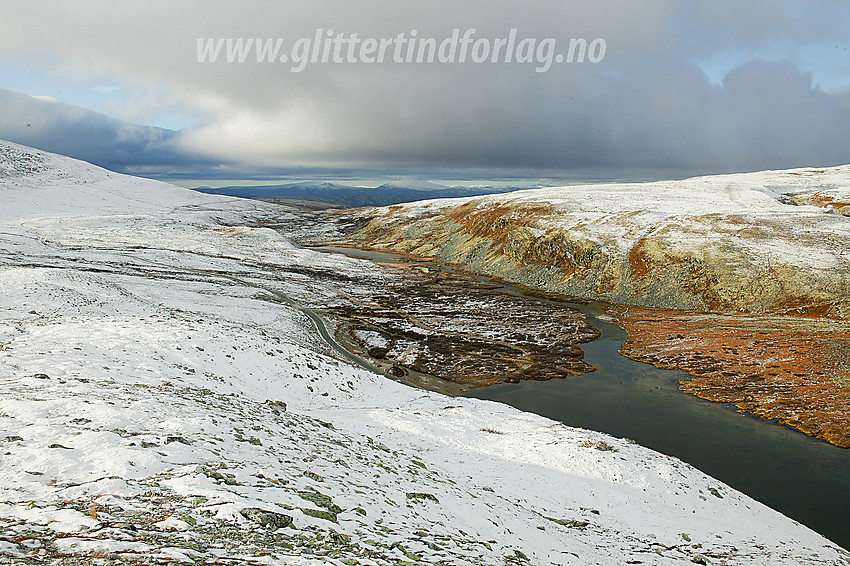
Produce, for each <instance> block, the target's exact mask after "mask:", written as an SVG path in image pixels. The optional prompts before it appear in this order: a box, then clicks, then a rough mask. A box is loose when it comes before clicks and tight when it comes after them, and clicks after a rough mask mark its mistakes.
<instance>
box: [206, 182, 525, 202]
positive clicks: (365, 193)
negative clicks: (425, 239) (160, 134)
mask: <svg viewBox="0 0 850 566" xmlns="http://www.w3.org/2000/svg"><path fill="white" fill-rule="evenodd" d="M517 188H518V187H510V188H504V187H447V186H444V185H439V184H437V183H432V182H430V181H421V180H411V181H390V182H387V183H384V184H383V185H380V186H378V187H357V186H351V185H342V184H337V183H329V182H323V181H306V182H302V183H289V184H284V185H260V186H239V185H234V186H228V187H218V188H211V187H198V188H196V189H195V190H196V191H198V192H201V193H207V194H214V195H228V196H234V197H241V198H249V199H259V200H266V201H277V202H285V201H307V202H311V203H316V204H318V205H321V206H328V207H331V206H333V207H341V208H356V207H361V206H388V205H391V204H399V203H403V202H414V201H418V200H429V199H435V198H454V197H472V196H478V195H487V194H495V193H505V192H510V191H513V190H516V189H517Z"/></svg>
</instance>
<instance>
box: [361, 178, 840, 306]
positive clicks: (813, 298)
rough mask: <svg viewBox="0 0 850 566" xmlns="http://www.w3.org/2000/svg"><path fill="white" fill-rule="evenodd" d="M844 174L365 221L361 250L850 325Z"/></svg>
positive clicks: (515, 199) (561, 286)
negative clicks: (843, 321) (832, 319)
mask: <svg viewBox="0 0 850 566" xmlns="http://www.w3.org/2000/svg"><path fill="white" fill-rule="evenodd" d="M847 215H850V166H842V167H833V168H829V169H817V170H815V169H798V170H789V171H764V172H759V173H748V174H734V175H716V176H710V177H698V178H693V179H686V180H682V181H660V182H652V183H632V184H608V185H577V186H567V187H553V188H544V189H533V190H526V191H517V192H513V193H507V194H501V195H492V196H486V197H477V198H463V199H440V200H432V201H424V202H419V203H408V204H405V205H398V206H393V207H386V208H382V209H374V210H368V211H364V212H362V213H360V216H359V218H358V219H357V220H358V222H359V226H360V230H359V231H358V232H357V233H356V234H354V236H355V237H359V238H360V239H361V240H362V241H363V245H368V246H373V247H376V248H381V249H388V250H390V251H398V252H402V253H412V254H415V255H420V256H425V257H438V258H440V259H441V260H443V261H448V262H452V263H458V264H461V265H463V266H464V267H466V268H467V269H470V270H474V271H481V272H485V273H490V274H493V275H498V276H500V277H504V278H506V279H509V280H514V281H518V282H521V283H524V284H527V285H530V286H535V287H542V288H546V289H550V290H554V291H559V292H562V293H566V294H571V295H574V296H581V297H586V298H595V299H603V300H607V301H610V302H615V303H623V304H635V305H644V306H664V307H672V308H686V309H699V310H711V311H719V312H742V311H743V312H751V313H765V312H778V311H787V312H793V313H795V314H814V315H818V316H820V315H824V314H825V315H827V316H830V317H835V318H850V300H849V299H848V297H850V260H849V259H848V258H850V255H848V254H850V219H848V218H847Z"/></svg>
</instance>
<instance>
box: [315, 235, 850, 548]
mask: <svg viewBox="0 0 850 566" xmlns="http://www.w3.org/2000/svg"><path fill="white" fill-rule="evenodd" d="M323 249H324V250H325V251H329V252H336V253H340V252H341V253H345V254H347V255H351V256H355V257H360V258H365V259H370V260H372V261H381V262H387V261H394V260H402V261H410V260H409V259H408V258H403V257H401V256H396V255H394V254H387V253H381V252H371V251H364V250H354V249H349V248H345V249H342V248H323ZM443 268H444V269H448V267H447V266H443ZM482 279H483V278H482ZM503 289H504V291H505V292H508V293H519V294H524V293H523V290H522V289H520V288H517V287H513V286H510V285H504V287H503ZM527 296H528V295H527ZM533 298H535V299H536V300H543V301H546V299H540V298H536V297H533ZM547 302H552V301H547ZM555 304H561V303H555ZM569 306H570V307H572V308H576V309H579V310H581V311H582V312H584V313H585V314H586V315H587V317H588V318H589V320H590V322H591V324H592V325H593V326H595V327H596V328H597V329H599V330H600V331H601V333H602V334H601V336H600V337H599V338H598V339H596V340H594V341H593V342H590V343H586V344H582V345H581V347H582V349H583V350H584V352H585V359H586V360H587V361H588V363H590V364H591V365H593V366H594V367H596V368H597V369H596V371H595V372H592V373H588V374H584V375H581V376H578V377H572V378H567V379H554V380H550V381H522V382H520V383H514V384H503V385H492V386H489V387H481V388H478V389H474V390H472V391H470V392H467V393H466V394H465V396H467V397H475V398H479V399H489V400H492V401H499V402H502V403H506V404H508V405H512V406H514V407H516V408H518V409H521V410H523V411H528V412H532V413H536V414H538V415H542V416H545V417H548V418H551V419H554V420H557V421H560V422H562V423H564V424H566V425H568V426H573V427H581V428H587V429H591V430H596V431H600V432H605V433H608V434H611V435H614V436H618V437H626V438H630V439H633V440H635V441H636V442H637V443H639V444H641V445H643V446H646V447H648V448H652V449H653V450H657V451H658V452H662V453H664V454H669V455H671V456H676V457H677V458H680V459H681V460H683V461H685V462H688V463H689V464H691V465H692V466H694V467H696V468H698V469H700V470H702V471H703V472H705V473H707V474H709V475H711V476H713V477H715V478H717V479H719V480H721V481H722V482H724V483H726V484H727V485H729V486H731V487H733V488H735V489H737V490H739V491H741V492H743V493H746V494H747V495H749V496H750V497H752V498H754V499H756V500H758V501H761V502H762V503H764V504H766V505H768V506H769V507H771V508H773V509H776V510H777V511H780V512H781V513H783V514H785V515H787V516H789V517H791V518H793V519H795V520H797V521H799V522H800V523H803V524H804V525H806V526H808V527H809V528H811V529H813V530H815V531H817V532H819V533H821V534H823V535H824V536H826V537H827V538H829V539H830V540H832V541H833V542H835V543H837V544H839V545H841V546H842V547H844V548H850V521H848V510H850V450H845V449H841V448H837V447H835V446H832V445H830V444H827V443H826V442H822V441H819V440H815V439H812V438H809V437H806V436H804V435H803V434H801V433H799V432H797V431H794V430H792V429H790V428H787V427H784V426H781V425H778V424H776V423H773V422H769V421H765V420H760V419H757V418H754V417H751V416H749V415H747V414H743V413H739V412H738V411H737V409H736V408H735V407H733V406H731V405H724V404H719V403H712V402H709V401H704V400H702V399H699V398H697V397H693V396H691V395H687V394H685V393H682V392H681V391H679V389H678V382H679V380H683V379H686V378H687V377H688V376H687V374H685V373H684V372H682V371H679V370H662V369H658V368H656V367H654V366H652V365H650V364H645V363H641V362H636V361H633V360H630V359H628V358H626V357H624V356H622V355H620V354H619V352H618V350H619V348H620V346H621V344H622V343H623V341H625V340H626V337H627V335H626V332H625V331H624V330H623V329H622V328H620V327H618V326H616V325H614V324H613V323H611V322H610V321H609V320H610V319H609V318H608V317H607V316H606V315H605V314H604V311H605V305H604V304H602V303H589V304H573V303H570V304H569Z"/></svg>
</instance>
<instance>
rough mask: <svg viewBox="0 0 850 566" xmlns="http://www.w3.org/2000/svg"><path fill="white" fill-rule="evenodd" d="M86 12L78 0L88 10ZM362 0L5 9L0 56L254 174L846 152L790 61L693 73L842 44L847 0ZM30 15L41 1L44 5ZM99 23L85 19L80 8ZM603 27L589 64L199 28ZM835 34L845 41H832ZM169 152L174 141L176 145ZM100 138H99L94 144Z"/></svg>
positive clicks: (825, 101) (835, 106)
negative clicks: (140, 97)
mask: <svg viewBox="0 0 850 566" xmlns="http://www.w3.org/2000/svg"><path fill="white" fill-rule="evenodd" d="M82 4H85V2H82ZM458 4H459V3H450V2H445V1H442V2H432V3H427V4H425V3H420V4H405V5H404V6H403V7H401V6H399V4H398V3H395V2H392V3H391V2H380V1H368V2H362V3H361V2H358V3H338V2H329V1H324V2H323V1H317V2H310V3H305V2H286V3H268V2H259V1H255V2H245V3H238V4H236V3H230V2H203V3H195V2H190V3H180V4H179V5H178V7H174V6H172V4H171V3H165V2H154V1H152V2H146V3H144V4H142V3H133V4H128V3H109V4H106V5H104V4H102V3H98V4H97V9H92V10H88V9H86V7H85V6H84V5H83V6H80V5H79V4H74V5H71V4H67V3H57V4H55V5H51V6H50V8H51V9H55V10H57V11H58V13H57V15H56V16H52V17H51V16H47V15H46V14H42V15H39V14H38V13H36V12H34V10H39V9H41V8H39V7H34V8H31V7H27V6H26V5H20V6H10V7H9V10H10V14H9V15H10V18H9V19H6V21H10V20H11V19H15V21H16V25H15V26H11V25H9V24H5V25H4V24H0V25H3V26H4V27H6V28H8V29H3V30H2V31H3V33H2V34H0V52H2V53H4V54H6V56H8V57H19V58H23V59H26V58H33V57H36V56H39V55H44V54H45V53H49V54H50V56H51V57H52V58H53V59H54V60H56V61H58V62H59V65H60V67H61V68H62V69H65V70H66V71H67V72H73V73H78V74H79V75H80V76H108V77H117V78H124V79H125V80H127V81H142V82H145V83H146V84H155V85H158V87H159V88H162V89H165V90H168V91H169V92H170V93H171V96H173V97H174V99H178V100H181V101H183V103H184V104H186V105H188V106H191V107H192V108H195V109H198V110H200V111H203V112H206V113H208V114H209V115H210V116H211V120H210V122H209V124H207V125H205V126H202V127H199V128H194V129H191V130H186V131H182V132H179V133H178V134H175V135H171V134H168V135H164V137H163V139H161V140H159V141H157V142H156V143H153V142H151V143H150V145H149V147H150V148H151V149H149V150H148V151H149V152H150V151H153V152H154V153H155V150H154V149H153V148H157V147H163V146H169V147H170V149H171V150H172V151H178V153H180V152H182V153H181V154H187V153H193V152H195V153H205V154H207V155H209V156H212V157H217V158H219V159H226V160H230V159H241V160H244V161H246V162H250V163H253V164H259V165H263V166H288V167H293V166H302V165H303V166H329V167H364V166H369V167H417V168H422V167H429V166H431V167H532V168H571V167H586V166H598V167H613V168H616V167H634V166H652V167H668V168H693V169H700V170H717V171H722V170H745V169H757V168H765V167H772V168H778V167H791V166H803V165H829V164H835V163H841V162H847V161H848V160H850V155H848V153H850V152H848V151H847V148H848V147H850V143H848V142H850V134H848V133H847V132H850V103H848V96H847V94H840V93H832V94H827V93H824V92H823V91H821V90H820V89H819V88H818V87H817V86H815V85H813V83H812V79H811V77H810V76H808V75H807V74H806V72H805V69H800V68H798V67H796V66H794V65H793V64H791V63H788V62H768V61H759V60H754V61H750V62H747V63H745V64H743V65H742V66H740V67H738V68H736V69H734V70H733V71H732V72H730V73H729V75H728V76H727V77H726V79H725V80H724V81H723V82H722V83H721V84H716V83H712V82H710V81H709V80H708V78H707V77H706V75H705V74H704V73H703V71H702V70H701V69H700V67H699V66H698V62H699V61H700V60H702V59H705V58H708V57H711V56H712V54H714V53H717V52H722V51H723V50H739V51H740V52H741V53H748V52H753V53H755V52H758V51H759V50H762V49H768V48H771V47H774V46H776V45H779V46H782V45H806V44H808V43H812V42H817V41H820V40H822V39H823V38H824V37H836V38H838V39H840V38H841V37H844V38H845V39H846V32H845V31H843V30H842V28H841V25H840V24H839V23H838V22H842V21H846V19H842V17H841V16H842V15H847V8H846V7H844V5H843V4H841V3H838V2H826V3H824V4H823V7H824V10H823V11H822V12H819V11H816V10H810V9H807V8H806V4H804V3H802V2H790V1H789V2H761V1H760V2H756V3H752V4H746V5H744V6H739V5H738V4H734V3H731V2H718V3H711V4H710V5H709V4H708V3H703V2H672V1H669V2H668V1H662V0H653V1H648V2H639V3H638V2H630V3H623V2H614V1H613V0H608V1H605V2H594V3H586V2H580V3H579V2H559V1H539V2H529V3H523V4H522V5H521V6H520V5H519V4H518V3H510V2H482V1H477V2H468V3H462V4H460V5H458ZM38 6H41V4H38ZM92 14H96V15H92ZM455 27H458V28H461V29H467V28H472V27H474V28H476V30H477V36H478V37H491V38H492V37H500V36H502V35H504V34H505V33H506V32H507V30H508V29H510V28H512V27H515V28H517V29H518V30H519V32H520V33H521V34H522V35H524V36H529V37H536V38H543V37H555V38H557V39H558V41H559V42H560V44H561V46H563V45H564V44H565V43H566V42H567V41H568V40H569V38H570V37H586V38H588V39H591V38H595V37H602V38H604V39H605V40H606V42H607V45H608V51H607V54H606V57H605V59H604V60H603V61H602V62H600V63H598V64H589V63H583V64H564V65H562V66H557V65H555V66H553V68H552V69H550V70H549V71H548V72H546V73H535V72H534V71H533V65H517V64H481V65H474V64H464V65H460V64H455V65H448V64H447V65H439V64H432V65H395V64H392V63H388V64H383V65H372V66H369V65H365V64H353V65H345V64H343V65H333V64H325V65H321V64H316V65H312V66H309V67H308V68H307V69H305V70H304V71H303V72H302V73H290V72H288V69H287V67H286V66H282V65H277V64H271V65H270V64H256V63H246V64H242V65H239V64H232V65H228V64H222V63H216V64H213V65H210V64H198V63H197V62H196V60H195V58H196V53H195V48H196V46H195V40H196V38H217V37H234V38H235V37H245V38H248V37H271V38H276V37H282V38H284V39H286V40H287V41H294V39H297V38H299V37H304V36H310V35H312V33H313V31H314V30H315V29H316V28H333V29H335V30H337V31H340V32H346V33H351V32H358V33H359V34H360V35H361V36H370V35H371V36H375V37H392V36H394V35H396V34H397V33H400V32H408V31H409V30H410V29H413V28H416V29H418V30H419V33H420V37H426V36H435V37H445V36H447V35H448V34H450V33H451V30H452V29H453V28H455ZM842 34H843V36H842ZM175 148H176V149H175ZM107 150H108V148H106V147H104V148H103V151H107Z"/></svg>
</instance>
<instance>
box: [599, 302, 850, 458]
mask: <svg viewBox="0 0 850 566" xmlns="http://www.w3.org/2000/svg"><path fill="white" fill-rule="evenodd" d="M614 310H615V312H614V315H615V319H616V321H617V323H618V324H620V325H621V326H622V327H623V328H625V329H626V331H627V332H628V333H629V339H628V340H627V341H626V342H625V343H624V344H623V347H622V350H621V351H622V353H623V354H624V355H626V356H628V357H629V358H632V359H635V360H639V361H642V362H648V363H652V364H654V365H655V366H657V367H662V368H678V369H682V370H684V371H686V372H688V373H690V374H691V375H692V376H693V377H692V378H690V379H687V380H685V381H682V382H681V383H680V386H679V388H680V389H681V390H682V391H685V392H687V393H691V394H693V395H696V396H698V397H701V398H703V399H708V400H710V401H716V402H721V403H731V404H733V405H735V406H736V407H738V408H739V409H741V410H743V411H746V412H748V413H751V414H753V415H755V416H757V417H760V418H764V419H773V420H777V421H779V422H781V423H782V424H785V425H788V426H790V427H793V428H796V429H798V430H800V431H802V432H804V433H806V434H808V435H810V436H815V437H817V438H820V439H823V440H826V441H827V442H830V443H832V444H835V445H836V446H841V447H843V448H848V447H850V324H848V323H846V322H837V321H829V320H823V319H808V318H791V317H766V316H765V317H755V316H743V315H742V316H737V315H714V314H703V313H692V312H684V311H677V310H669V309H657V308H645V307H632V306H618V307H614Z"/></svg>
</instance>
